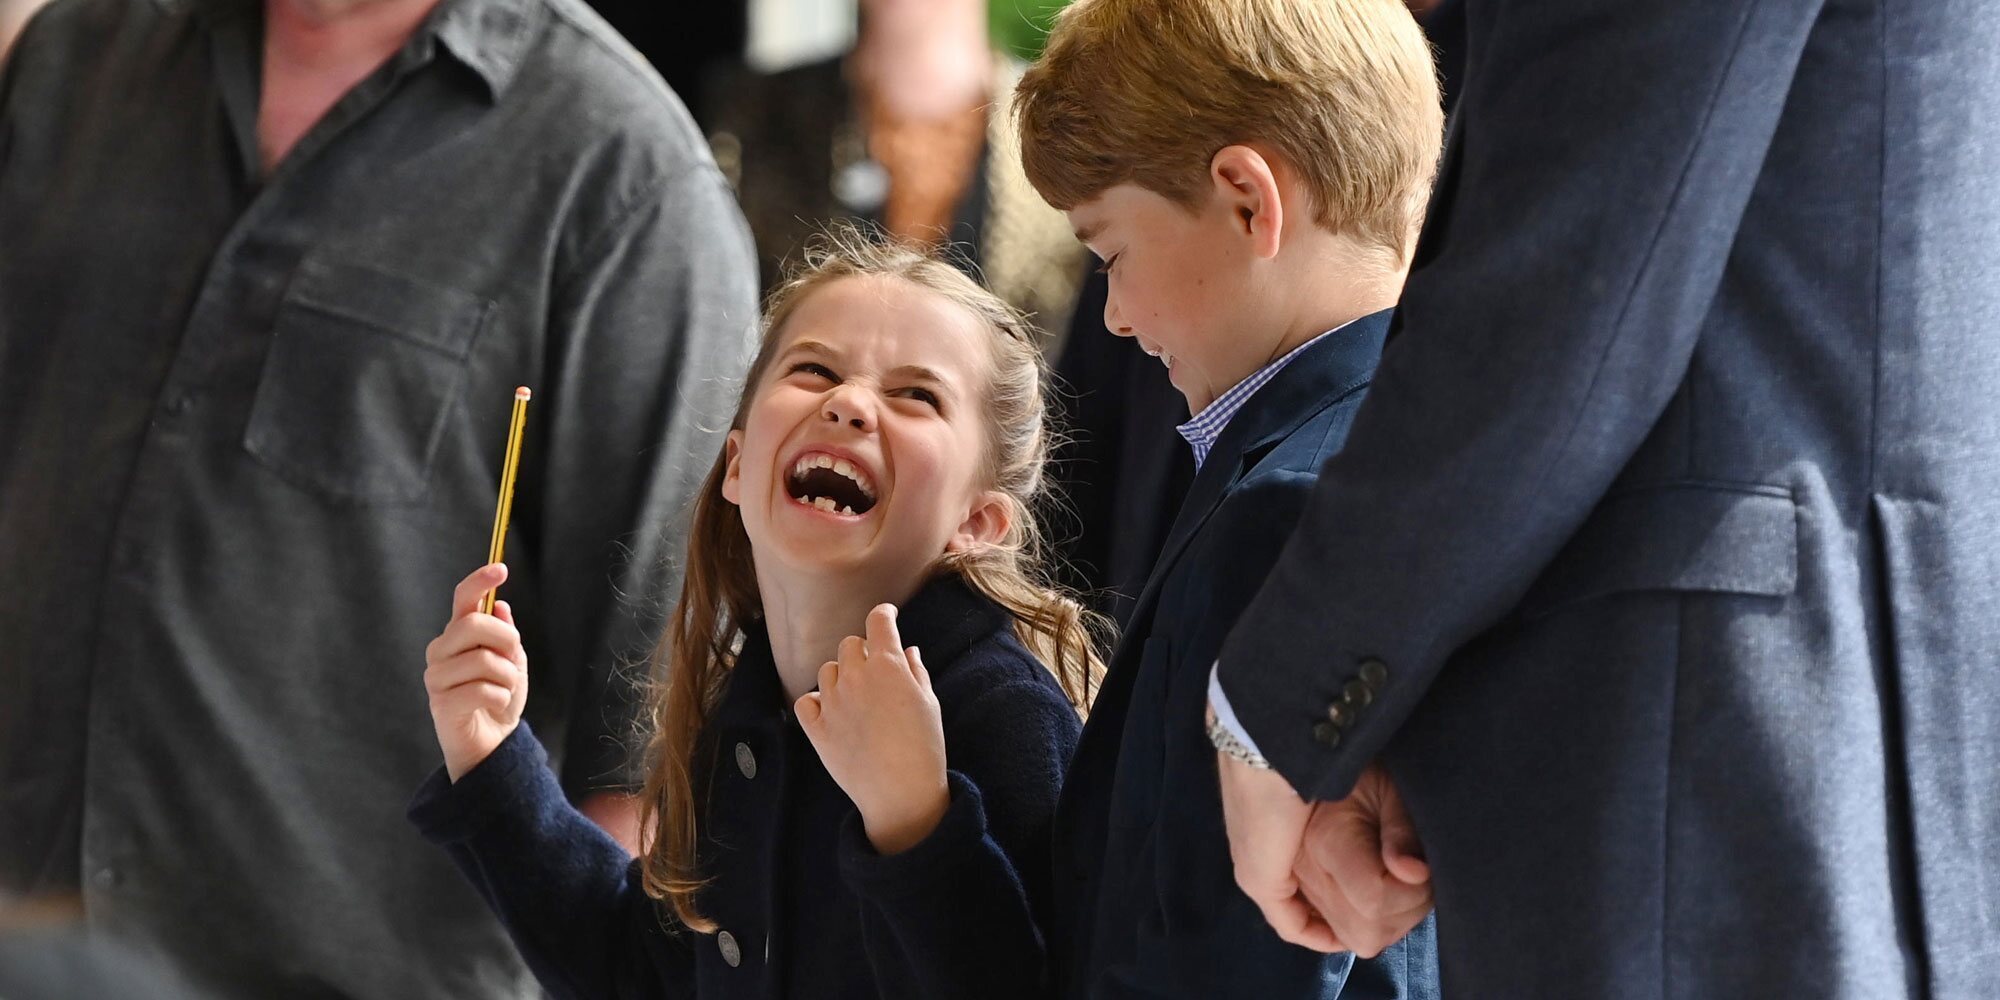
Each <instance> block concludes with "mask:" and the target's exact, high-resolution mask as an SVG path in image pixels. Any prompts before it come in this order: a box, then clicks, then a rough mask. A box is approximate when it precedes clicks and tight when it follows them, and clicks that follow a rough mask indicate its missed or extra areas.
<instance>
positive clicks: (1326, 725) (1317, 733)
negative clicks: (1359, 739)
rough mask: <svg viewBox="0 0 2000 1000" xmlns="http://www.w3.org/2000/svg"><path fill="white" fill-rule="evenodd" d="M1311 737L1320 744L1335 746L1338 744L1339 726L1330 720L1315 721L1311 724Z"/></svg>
mask: <svg viewBox="0 0 2000 1000" xmlns="http://www.w3.org/2000/svg"><path fill="white" fill-rule="evenodd" d="M1313 739H1316V740H1318V741H1319V742H1320V743H1321V745H1323V746H1326V747H1327V748H1329V749H1331V748H1333V747H1337V746H1339V745H1340V727H1339V726H1336V725H1334V724H1333V723H1332V722H1319V723H1315V724H1314V725H1313Z"/></svg>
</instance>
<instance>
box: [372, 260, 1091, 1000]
mask: <svg viewBox="0 0 2000 1000" xmlns="http://www.w3.org/2000/svg"><path fill="white" fill-rule="evenodd" d="M1044 384H1045V371H1044V368H1043V364H1042V361H1041V356H1040V354H1039V352H1038V351H1037V349H1036V347H1035V344H1034V341H1033V338H1032V336H1031V333H1030V330H1029V328H1028V326H1027V324H1026V323H1025V321H1024V320H1023V319H1022V318H1021V316H1020V315H1019V314H1018V313H1016V312H1014V311H1013V310H1012V309H1010V308H1009V307H1008V306H1007V305H1006V304H1005V303H1003V302H1002V301H1001V300H999V299H998V298H996V297H995V296H993V295H991V294H989V293H987V292H986V291H984V290H982V289H981V288H979V286H978V285H976V284H975V283H973V282H972V281H971V280H970V279H968V278H966V277H965V276H964V275H962V274H960V273H959V272H958V271H957V270H956V269H954V268H952V267H951V266H950V265H948V264H945V263H943V262H941V261H938V260H936V259H934V258H930V257H927V256H924V255H922V254H919V253H916V252H914V251H911V250H907V249H901V248H894V247H880V246H870V245H867V244H866V243H864V242H862V241H858V240H851V239H850V240H846V241H842V242H841V243H840V244H839V245H832V246H830V247H828V248H824V249H822V250H821V251H819V252H818V253H817V254H815V255H814V256H813V257H812V258H810V259H809V260H808V266H807V268H806V270H805V271H804V272H803V273H802V274H800V275H799V276H798V277H796V278H794V279H793V280H791V281H790V282H789V283H787V284H786V285H785V286H783V287H782V288H780V289H779V290H778V291H777V292H776V293H774V295H773V297H772V301H771V303H770V305H769V307H768V309H767V317H766V321H765V333H764V339H763V344H762V348H761V350H760V351H759V353H758V356H757V359H756V361H755V362H754V363H753V365H752V367H751V370H750V374H749V376H748V379H747V381H746V388H745V392H744V396H743V399H742V401H741V402H740V403H739V404H738V407H737V411H736V416H735V419H734V421H733V422H732V424H731V428H732V429H731V430H730V432H729V435H728V438H727V442H726V444H725V445H724V448H723V452H722V454H721V455H719V456H717V458H716V461H715V465H714V467H713V468H712V469H711V471H710V472H709V476H708V481H707V483H706V484H705V485H704V487H703V489H702V493H701V495H700V498H699V500H698V501H697V505H696V508H695V511H694V524H693V530H692V531H691V532H690V533H689V535H688V537H689V539H690V540H689V543H688V553H687V562H686V565H687V574H686V579H685V582H684V584H683V589H682V592H681V596H680V600H679V604H678V605H677V607H676V609H675V613H674V617H673V620H672V623H671V628H670V631H669V634H668V636H667V639H666V641H665V642H664V643H663V644H662V645H661V647H660V649H659V652H658V654H657V656H656V661H657V667H656V669H657V670H658V671H659V673H660V674H661V676H663V677H664V683H663V684H661V686H660V693H659V695H658V697H657V698H656V700H655V703H654V704H653V705H652V706H651V719H652V735H651V745H650V747H649V748H648V751H647V754H648V758H647V762H648V766H649V773H648V777H647V779H646V785H645V790H644V793H643V805H644V808H645V814H644V816H645V822H644V826H645V827H646V828H648V829H649V830H651V831H652V833H653V836H652V837H651V841H650V844H649V845H647V846H646V848H645V850H644V853H643V855H642V856H641V857H639V858H637V859H632V858H630V857H629V856H628V855H626V853H625V852H624V851H623V850H622V849H620V847H619V846H618V844H617V843H616V842H615V841H613V840H612V839H611V838H610V837H609V836H607V835H605V834H604V833H603V832H602V831H600V830H599V829H598V828H597V827H596V826H594V825H593V824H592V823H591V822H590V821H589V820H588V819H586V818H584V817H583V816H582V815H581V814H579V813H578V812H577V811H576V810H575V809H574V808H572V807H571V806H570V805H569V804H568V803H567V802H566V801H565V800H564V798H563V795H562V791H561V789H560V788H559V787H558V785H557V783H556V780H555V777H554V775H553V774H552V773H551V772H550V770H549V769H548V767H547V766H546V765H547V757H546V755H545V754H544V752H543V750H542V747H541V745H540V744H539V743H537V742H536V740H535V736H534V734H533V733H532V732H530V730H529V727H528V726H527V725H526V724H525V723H523V722H521V709H522V706H523V705H524V704H525V702H526V698H527V677H528V669H527V667H528V664H527V656H526V654H525V653H524V652H523V650H522V644H521V638H520V634H519V633H518V632H517V631H516V630H515V627H514V620H513V614H512V611H511V609H510V608H509V607H508V606H507V605H506V604H505V603H504V602H501V603H499V604H496V606H495V608H494V614H493V615H483V614H480V613H479V611H478V605H479V598H480V595H481V594H483V593H484V592H485V591H486V590H487V589H489V588H491V587H494V586H497V585H498V584H499V583H500V582H501V581H502V580H503V579H505V575H506V568H505V567H504V566H500V565H497V564H496V565H492V566H487V567H484V568H482V569H480V570H478V571H476V572H474V573H473V574H472V575H471V576H468V577H466V579H465V580H464V582H462V583H461V584H460V585H459V587H458V590H457V592H456V594H455V595H454V602H453V613H452V621H451V623H450V624H449V626H448V627H447V628H446V629H445V631H444V633H443V634H442V635H440V636H439V637H438V638H437V640H436V641H434V642H433V643H432V644H431V646H430V649H429V650H428V656H427V658H428V662H429V668H428V670H427V671H426V672H425V684H426V687H427V689H428V690H429V692H430V708H431V714H432V717H433V719H434V720H435V722H436V727H437V734H438V742H439V745H440V746H441V747H442V749H443V751H444V760H445V766H444V767H443V768H442V769H441V770H440V771H439V772H438V773H437V774H435V775H433V776H432V778H431V780H430V781H429V782H427V783H426V784H425V786H424V787H423V789H422V790H420V792H419V793H418V796H417V800H416V802H415V804H414V805H413V806H412V808H411V818H412V819H413V820H414V821H415V822H416V823H417V825H418V826H419V827H420V828H421V829H422V831H423V833H424V835H425V836H426V837H428V838H430V839H431V840H432V841H434V842H436V843H438V844H440V845H441V846H443V847H444V848H445V849H446V850H447V851H449V852H450V854H451V856H452V858H453V860H454V861H456V862H457V864H458V866H459V867H460V868H461V869H462V870H463V871H464V872H465V874H466V876H467V877H468V878H470V879H471V880H472V881H473V883H474V884H475V885H476V886H477V887H478V889H479V891H480V892H481V893H482V894H483V895H484V896H485V898H486V900H487V902H488V904H490V905H491V906H492V908H493V910H494V912H495V913H496V914H498V915H499V917H500V919H501V920H502V921H503V922H504V923H505V924H506V926H507V929H508V931H509V932H510V933H511V934H512V936H513V939H514V941H515V943H516V945H517V946H518V947H519V948H520V950H521V953H522V955H523V956H524V957H525V958H526V959H527V961H528V964H529V966H530V967H531V968H532V969H533V970H534V972H535V974H536V976H537V977H539V978H540V979H541V981H542V983H543V985H544V986H545V987H547V988H548V989H549V991H550V992H551V993H553V994H555V995H556V996H559V997H606V998H609V997H618V998H636V997H699V998H703V1000H710V998H718V997H760V998H761V997H815V998H820V997H855V998H863V997H865V998H893V1000H903V998H915V997H931V998H937V1000H956V998H963V997H1007V998H1021V997H1031V996H1034V995H1037V994H1038V993H1040V992H1042V991H1043V989H1044V983H1045V979H1046V971H1045V968H1044V965H1045V962H1044V957H1043V946H1042V937H1041V932H1040V930H1039V927H1040V923H1039V921H1038V920H1037V916H1038V914H1039V912H1040V909H1041V907H1042V905H1043V903H1044V900H1045V897H1046V895H1047V893H1046V889H1047V886H1046V884H1045V883H1046V881H1047V878H1048V871H1049V868H1050V864H1049V858H1048V846H1047V845H1048V842H1049V839H1050V838H1049V821H1050V817H1051V815H1052V813H1053V811H1054V808H1055V802H1056V794H1057V791H1058V785H1059V782H1060V780H1061V775H1062V772H1063V767H1064V765H1065V763H1066V762H1067V761H1068V758H1069V755H1070V751H1071V750H1072V749H1073V748H1074V746H1075V743H1076V738H1077V733H1078V730H1079V728H1080V727H1079V722H1078V712H1079V706H1081V705H1082V704H1083V703H1084V700H1085V698H1086V697H1087V694H1088V691H1089V688H1090V686H1091V684H1092V683H1093V678H1094V676H1095V674H1096V672H1098V671H1099V670H1101V667H1100V665H1099V663H1098V661H1097V657H1096V655H1095V653H1094V647H1093V643H1092V641H1091V635H1090V631H1091V629H1090V622H1089V621H1088V620H1087V618H1086V615H1085V614H1084V613H1083V612H1082V611H1081V610H1080V609H1079V607H1078V605H1077V604H1076V603H1075V602H1074V601H1073V600H1070V599H1069V598H1067V597H1065V596H1063V595H1062V594H1060V593H1058V592H1057V591H1056V590H1054V589H1052V587H1051V586H1050V585H1049V584H1048V583H1047V580H1046V576H1045V575H1044V573H1043V571H1042V568H1041V566H1040V564H1039V558H1038V555H1037V553H1038V551H1039V537H1038V532H1037V530H1036V527H1035V523H1034V520H1033V515H1032V513H1031V504H1032V503H1033V501H1034V499H1035V498H1036V495H1037V493H1038V492H1039V490H1040V487H1041V474H1042V468H1043V464H1044V462H1045V461H1046V459H1047V451H1048V437H1049V434H1048V431H1047V430H1046V429H1045V426H1044V422H1043V419H1044V418H1043V386H1044ZM911 706H916V707H917V708H918V709H919V711H916V712H911V711H910V710H909V709H910V707H911ZM891 720H894V721H891ZM903 720H914V721H903ZM915 723H921V724H920V725H919V724H915ZM902 726H908V727H909V728H910V729H911V732H909V733H903V732H901V731H900V729H898V728H894V727H902ZM940 731H941V732H942V734H943V739H942V741H941V742H940V741H939V740H938V739H937V736H936V734H937V733H938V732H940Z"/></svg>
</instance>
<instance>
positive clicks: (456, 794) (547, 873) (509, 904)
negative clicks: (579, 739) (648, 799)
mask: <svg viewBox="0 0 2000 1000" xmlns="http://www.w3.org/2000/svg"><path fill="white" fill-rule="evenodd" d="M409 815H410V821H411V822H413V823H415V824H416V825H417V828H418V830H419V831H421V832H422V833H423V835H424V838H425V839H427V840H429V841H431V842H432V843H434V844H437V845H438V846H440V847H443V848H444V849H445V851H446V853H448V854H449V855H450V856H451V859H452V862H453V863H454V864H456V865H457V866H458V869H459V871H461V872H463V873H464V874H465V876H466V878H468V879H470V880H471V881H472V884H473V886H474V887H475V888H477V889H478V890H479V894H480V896H482V897H484V898H485V900H486V905H487V906H489V907H491V908H492V910H493V913H494V915H495V916H497V917H499V918H500V921H501V923H502V924H504V925H506V928H507V934H508V936H509V937H511V938H512V939H513V941H514V946H515V947H516V948H518V949H519V950H520V952H521V957H522V958H523V959H524V960H526V961H527V963H528V968H530V969H531V970H533V971H534V973H535V978H536V979H538V980H540V981H541V983H542V986H543V987H544V988H545V989H547V990H548V992H549V994H550V995H551V996H553V997H556V998H559V1000H572V998H574V1000H586V998H588V1000H656V998H657V1000H692V998H693V997H694V996H695V979H694V976H695V969H694V952H693V947H692V945H691V944H690V943H689V937H688V932H686V931H685V930H680V931H679V932H678V933H675V929H677V928H678V925H677V924H669V922H668V920H669V918H668V916H667V914H666V912H665V911H664V910H662V909H661V908H660V907H659V906H658V905H657V904H656V903H655V902H654V901H653V900H652V899H651V898H649V897H648V896H647V895H646V894H645V892H644V890H643V889H642V888H641V887H640V880H639V865H638V862H637V861H635V860H633V859H632V858H631V857H630V856H629V855H627V854H626V853H625V849H624V848H622V847H620V846H619V845H618V842H617V841H615V840H612V839H611V837H610V836H609V835H607V834H606V833H605V832H604V831H603V830H600V829H598V827H597V825H596V824H595V823H592V822H591V821H590V820H589V819H588V818H586V817H585V816H584V815H583V814H582V813H580V812H577V811H576V809H575V808H574V807H572V806H571V805H570V804H569V802H568V800H567V799H565V798H564V797H563V791H562V788H561V786H560V785H559V784H558V783H557V782H556V776H555V773H554V772H553V771H551V770H550V769H549V758H548V753H547V751H545V750H544V749H543V748H542V745H541V742H540V741H538V740H536V739H535V736H534V733H533V732H532V731H531V730H530V729H529V727H528V724H527V723H525V722H523V723H521V725H520V726H519V727H517V728H516V729H515V730H514V732H513V733H512V734H511V735H509V736H508V737H507V739H506V740H505V741H503V742H502V743H501V744H500V746H499V747H498V748H496V749H495V750H494V751H493V753H491V754H490V755H488V756H487V758H486V759H485V760H483V761H481V762H480V763H479V765H478V766H477V767H475V768H473V769H472V770H470V771H468V772H466V773H465V774H464V775H463V776H461V777H460V778H459V780H458V781H457V782H456V783H453V782H452V781H451V780H450V779H449V778H448V777H446V776H445V773H444V770H443V769H442V768H440V769H439V770H438V771H436V772H435V773H433V774H432V775H431V777H430V778H429V779H428V780H427V781H425V782H424V785H423V787H422V788H420V789H419V790H418V791H417V795H416V798H415V800H414V801H413V802H412V803H411V804H410V813H409Z"/></svg>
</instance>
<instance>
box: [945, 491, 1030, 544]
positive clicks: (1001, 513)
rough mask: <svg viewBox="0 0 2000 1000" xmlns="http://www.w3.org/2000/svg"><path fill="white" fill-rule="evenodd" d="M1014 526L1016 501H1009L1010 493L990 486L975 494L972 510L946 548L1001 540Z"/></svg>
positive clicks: (992, 542) (953, 534)
mask: <svg viewBox="0 0 2000 1000" xmlns="http://www.w3.org/2000/svg"><path fill="white" fill-rule="evenodd" d="M1013 526H1014V505H1013V504H1010V503H1008V502H1007V494H1005V493H1002V492H1000V491H999V490H987V491H986V492H984V493H981V494H979V495H978V496H977V497H974V498H973V501H972V511H971V512H970V513H968V514H966V515H965V521H964V523H962V524H960V525H959V526H958V530H957V531H955V532H953V533H952V536H951V540H950V541H947V542H946V543H945V546H944V548H945V551H946V552H964V551H966V550H968V549H971V548H973V547H974V546H978V545H994V544H998V543H999V542H1000V541H1001V540H1002V539H1004V538H1006V537H1007V529H1009V528H1011V527H1013Z"/></svg>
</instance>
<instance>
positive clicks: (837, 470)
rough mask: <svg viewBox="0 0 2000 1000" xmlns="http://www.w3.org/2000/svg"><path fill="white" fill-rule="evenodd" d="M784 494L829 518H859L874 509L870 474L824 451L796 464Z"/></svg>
mask: <svg viewBox="0 0 2000 1000" xmlns="http://www.w3.org/2000/svg"><path fill="white" fill-rule="evenodd" d="M785 492H786V493H788V494H790V495H791V498H792V500H793V502H795V503H798V504H800V505H801V506H806V507H812V508H815V509H817V510H821V511H824V512H826V513H828V514H843V515H847V516H849V517H859V516H861V515H863V514H866V513H868V512H869V511H871V510H873V509H875V502H876V494H875V483H874V481H873V479H872V478H871V477H870V476H869V475H868V470H866V469H864V468H862V467H861V466H859V465H857V464H855V463H853V462H850V461H848V460H847V459H844V458H840V457H838V456H835V455H829V454H827V453H826V452H823V451H808V452H806V453H805V454H802V455H800V456H799V457H798V458H797V459H794V460H793V462H792V468H791V471H790V472H788V473H787V474H786V475H785Z"/></svg>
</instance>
